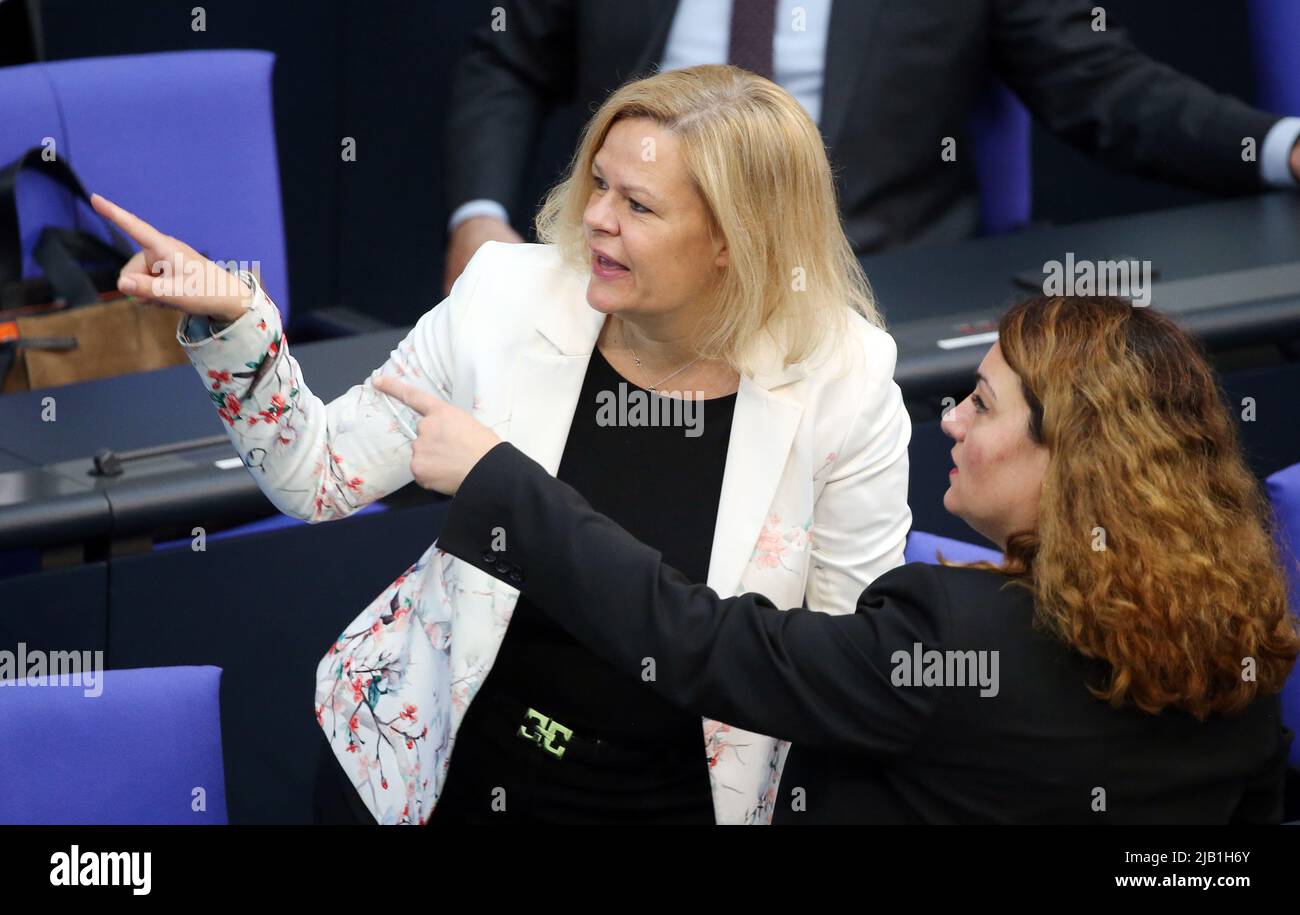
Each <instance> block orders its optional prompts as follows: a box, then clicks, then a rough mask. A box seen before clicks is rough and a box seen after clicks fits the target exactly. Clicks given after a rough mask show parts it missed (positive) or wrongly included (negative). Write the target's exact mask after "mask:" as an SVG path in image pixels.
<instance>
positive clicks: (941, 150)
mask: <svg viewBox="0 0 1300 915" xmlns="http://www.w3.org/2000/svg"><path fill="white" fill-rule="evenodd" d="M723 62H731V63H735V64H737V65H739V66H744V67H746V68H747V69H750V70H753V71H754V72H757V73H761V74H762V75H764V76H768V77H770V78H772V79H773V80H774V81H776V82H777V83H778V84H780V85H782V86H783V87H784V88H786V89H787V90H788V91H790V92H791V94H792V95H794V96H795V97H796V98H797V99H798V100H799V101H800V102H801V103H803V105H804V107H805V108H806V109H807V110H808V111H809V114H810V115H812V116H813V118H814V120H815V121H816V122H817V124H818V126H819V127H820V128H821V132H822V135H823V137H824V139H825V141H826V145H827V149H828V152H829V155H830V157H831V162H832V165H833V167H834V168H835V172H836V180H837V183H838V191H839V195H840V206H841V211H842V213H843V218H844V225H845V231H846V232H847V234H848V236H849V240H850V241H851V242H852V244H853V246H854V249H855V250H856V251H857V252H858V253H859V254H863V253H867V252H871V251H877V250H881V249H883V248H886V247H890V246H893V245H898V244H904V243H915V242H943V241H954V240H958V239H960V238H963V237H966V236H968V235H970V234H972V233H973V232H974V231H975V229H976V228H977V222H978V215H979V213H978V200H977V194H976V187H975V175H974V167H973V162H972V156H970V155H967V154H965V152H964V149H965V146H964V144H965V142H966V137H967V129H968V123H969V120H970V117H971V112H972V107H973V105H974V103H975V101H976V100H977V98H978V97H979V96H980V94H981V92H982V91H984V89H985V87H986V86H987V84H988V81H989V77H990V76H991V75H996V76H998V77H1000V78H1001V79H1002V80H1003V81H1005V82H1006V83H1007V84H1008V85H1009V86H1010V87H1011V88H1012V89H1013V90H1014V91H1015V92H1016V94H1017V95H1018V96H1019V97H1020V98H1021V100H1023V101H1024V103H1025V104H1026V106H1027V107H1028V108H1029V109H1030V111H1031V112H1032V113H1033V114H1034V115H1035V116H1036V117H1037V118H1038V119H1039V120H1040V121H1042V122H1043V123H1044V124H1045V125H1046V126H1047V127H1048V128H1049V129H1051V130H1052V131H1054V132H1055V133H1057V134H1058V135H1060V136H1061V137H1063V138H1064V139H1066V140H1067V141H1069V142H1071V143H1072V144H1074V145H1076V146H1078V147H1080V148H1082V149H1084V150H1086V151H1088V152H1089V153H1091V154H1093V155H1096V156H1097V157H1099V158H1100V159H1102V160H1103V161H1105V162H1106V163H1108V164H1110V165H1112V166H1114V167H1116V168H1120V169H1125V170H1129V171H1133V172H1136V173H1138V174H1144V175H1150V176H1154V177H1160V178H1163V179H1166V180H1169V181H1174V182H1179V183H1182V184H1186V185H1190V186H1194V187H1199V188H1203V189H1205V190H1209V191H1215V192H1224V193H1235V192H1245V191H1251V190H1257V189H1261V188H1264V187H1268V186H1275V187H1285V186H1292V187H1294V186H1295V185H1296V183H1297V182H1298V181H1300V145H1297V142H1296V141H1297V138H1300V118H1284V119H1279V118H1277V117H1275V116H1273V115H1270V114H1267V113H1265V112H1262V111H1258V110H1256V109H1254V108H1251V107H1249V106H1247V105H1245V104H1243V103H1242V102H1240V101H1237V100H1236V99H1233V98H1231V97H1228V96H1225V95H1221V94H1219V93H1216V92H1214V91H1212V90H1211V89H1209V88H1208V87H1206V86H1204V85H1202V84H1200V83H1198V82H1196V81H1195V80H1192V79H1190V78H1189V77H1186V76H1184V75H1182V74H1180V73H1178V72H1176V71H1174V70H1172V69H1170V68H1169V67H1167V66H1164V65H1162V64H1159V63H1157V62H1155V61H1153V60H1151V59H1150V58H1148V57H1146V56H1145V55H1143V54H1142V53H1141V52H1139V51H1138V50H1137V49H1136V48H1135V47H1134V46H1133V45H1132V43H1131V42H1130V41H1129V40H1128V39H1127V37H1125V35H1124V33H1123V32H1122V30H1120V29H1118V28H1117V27H1115V25H1114V24H1113V23H1110V22H1107V21H1106V20H1105V12H1104V10H1101V9H1100V8H1099V7H1097V6H1096V4H1095V3H1093V2H1092V0H641V2H637V3H632V4H621V3H608V2H603V0H515V2H511V3H506V2H503V4H502V6H501V12H500V13H498V14H497V16H495V17H494V19H493V22H490V23H488V24H486V25H485V26H484V27H483V28H482V29H481V30H480V31H479V32H478V33H477V34H476V35H475V36H474V40H473V44H472V47H471V49H470V51H469V52H468V53H467V54H466V55H465V57H464V59H463V60H462V61H461V63H460V67H459V71H458V74H457V78H456V82H455V86H454V88H453V93H452V104H451V111H450V114H449V116H448V122H447V134H446V140H447V155H446V160H447V171H446V174H445V175H444V181H445V188H446V193H447V202H448V204H449V205H450V207H451V209H452V217H451V226H450V228H451V234H450V242H449V244H448V252H447V254H448V256H447V269H446V275H445V288H450V285H451V283H452V281H454V279H455V278H456V277H457V276H459V274H460V272H461V270H463V269H464V265H465V264H466V263H467V262H468V260H469V258H470V257H471V256H472V255H473V253H474V251H475V250H477V248H478V246H479V245H480V244H482V243H483V242H484V241H488V240H497V241H514V242H518V241H522V239H521V238H520V236H519V235H518V234H517V233H515V231H514V230H513V229H511V228H510V225H509V218H508V211H509V209H510V207H511V206H513V205H516V200H517V197H518V196H519V191H520V183H521V181H522V177H523V175H524V173H525V170H526V166H527V164H528V162H529V157H530V156H531V155H533V152H534V149H535V142H536V138H537V135H538V132H539V129H540V126H541V123H542V120H543V117H544V116H545V114H546V113H547V112H548V111H550V110H552V109H553V108H555V107H558V106H560V105H563V104H565V103H566V102H569V101H572V100H575V99H576V100H578V101H580V102H581V103H582V108H583V110H584V111H593V110H594V109H595V107H596V106H597V105H598V104H599V103H600V101H601V100H603V99H604V98H605V96H606V95H607V94H608V93H609V92H610V91H612V90H613V89H614V88H616V87H617V86H618V85H620V84H622V83H623V82H626V81H627V80H628V79H630V78H633V77H636V76H644V75H648V74H649V73H650V72H652V70H653V69H654V68H656V67H658V68H659V69H673V68H676V67H681V66H690V65H693V64H700V63H723ZM1248 141H1249V142H1248ZM954 144H955V145H954ZM1246 149H1254V150H1256V151H1257V154H1256V155H1254V156H1249V155H1244V154H1243V150H1246ZM945 151H947V152H948V155H945ZM954 152H955V156H954V155H953V153H954ZM530 205H531V203H530Z"/></svg>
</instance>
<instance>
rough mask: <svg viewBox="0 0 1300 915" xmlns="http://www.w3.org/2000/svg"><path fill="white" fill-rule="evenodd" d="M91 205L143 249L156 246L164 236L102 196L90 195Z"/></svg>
mask: <svg viewBox="0 0 1300 915" xmlns="http://www.w3.org/2000/svg"><path fill="white" fill-rule="evenodd" d="M90 205H91V206H92V207H94V208H95V212H96V213H98V214H99V215H100V216H103V217H104V218H105V219H107V220H109V221H110V222H112V223H113V224H114V225H116V226H117V227H118V228H119V229H121V230H122V231H123V232H125V233H126V234H127V235H129V236H131V238H132V239H133V240H134V241H135V243H136V244H138V245H140V247H142V248H148V247H150V246H156V245H157V243H158V241H159V240H160V239H162V238H163V237H164V236H163V234H162V233H161V232H159V231H158V230H157V229H155V228H154V227H153V226H151V225H149V223H147V222H145V221H144V220H143V219H141V218H140V217H139V216H136V215H135V214H134V213H132V212H129V211H128V210H124V209H122V208H121V207H120V206H118V205H117V204H116V203H114V202H113V201H111V200H109V199H108V198H107V197H104V196H101V195H100V194H91V195H90Z"/></svg>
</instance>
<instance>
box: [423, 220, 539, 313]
mask: <svg viewBox="0 0 1300 915" xmlns="http://www.w3.org/2000/svg"><path fill="white" fill-rule="evenodd" d="M485 241H504V242H509V243H510V244H512V245H517V244H520V243H522V242H523V238H522V237H521V236H520V234H519V233H518V232H516V231H515V230H514V229H512V228H510V225H509V223H504V222H502V221H501V220H499V219H497V218H496V217H495V216H471V217H470V218H469V219H467V220H465V221H464V222H462V223H461V224H460V225H458V226H456V228H455V229H453V230H452V233H451V238H450V239H449V240H448V241H447V268H446V272H445V273H444V274H443V278H442V295H443V298H446V297H447V296H448V295H449V294H450V293H451V284H452V283H454V282H456V277H458V276H460V275H461V273H463V272H464V270H465V265H466V264H468V263H469V259H470V258H471V257H473V256H474V252H475V251H477V250H478V249H479V247H480V246H481V245H482V244H483V242H485Z"/></svg>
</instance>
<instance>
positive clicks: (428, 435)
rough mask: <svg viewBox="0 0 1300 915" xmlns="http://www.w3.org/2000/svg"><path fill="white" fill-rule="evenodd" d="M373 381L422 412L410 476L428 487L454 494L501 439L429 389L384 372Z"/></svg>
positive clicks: (385, 391) (377, 387) (393, 396)
mask: <svg viewBox="0 0 1300 915" xmlns="http://www.w3.org/2000/svg"><path fill="white" fill-rule="evenodd" d="M371 384H373V385H374V386H375V390H377V391H379V392H380V393H381V394H387V395H388V396H389V397H392V398H394V399H395V400H400V401H401V402H402V403H404V404H406V405H407V406H408V407H410V408H411V409H412V410H414V411H415V412H416V413H417V414H419V416H420V422H419V424H418V425H417V426H416V439H415V441H414V442H412V443H411V476H413V477H415V482H417V483H419V484H420V485H421V486H422V487H424V488H425V489H432V490H435V491H436V492H440V493H443V494H445V495H448V496H454V495H455V494H456V490H458V489H460V484H461V483H463V482H464V481H465V477H467V476H469V472H470V471H471V470H473V469H474V465H475V464H477V463H478V462H479V460H480V459H481V458H482V457H483V455H485V454H487V453H488V452H489V451H491V450H492V449H493V448H494V447H495V446H496V445H499V444H500V443H501V439H500V438H499V437H498V436H497V435H496V433H494V432H493V431H492V430H491V429H489V428H488V427H487V426H485V425H483V424H482V423H480V422H479V421H478V420H476V419H475V418H474V417H472V416H470V415H469V414H468V413H466V412H465V411H464V410H462V409H460V408H459V407H453V406H452V405H451V404H449V403H447V402H446V401H444V400H440V399H439V398H437V397H435V396H434V395H433V394H430V393H429V392H428V391H422V390H420V389H419V388H417V387H414V386H413V385H410V384H407V383H406V382H405V381H398V380H397V379H396V378H389V377H386V376H382V375H381V376H379V377H376V378H374V379H372V381H371Z"/></svg>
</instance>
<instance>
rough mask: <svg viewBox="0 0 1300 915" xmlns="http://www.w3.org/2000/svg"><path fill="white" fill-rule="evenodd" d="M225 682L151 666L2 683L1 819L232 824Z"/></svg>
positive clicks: (216, 676)
mask: <svg viewBox="0 0 1300 915" xmlns="http://www.w3.org/2000/svg"><path fill="white" fill-rule="evenodd" d="M51 663H52V662H51ZM220 686H221V668H219V667H151V668H142V669H139V670H109V671H101V672H99V673H98V674H97V677H96V679H95V680H94V681H93V683H92V682H85V681H83V682H81V683H77V682H76V680H75V678H74V679H73V682H72V683H67V682H65V683H62V684H60V683H57V682H56V683H54V684H53V685H51V683H50V680H49V678H45V677H42V678H33V679H32V680H31V681H30V682H27V681H20V682H17V683H12V682H11V683H9V684H6V685H5V686H3V687H0V734H3V735H4V737H3V740H0V824H28V825H37V824H41V825H44V824H56V825H70V824H75V825H90V824H112V825H121V824H147V825H154V824H172V825H174V824H203V825H225V823H226V780H225V771H224V769H223V768H222V760H221V716H220V711H219V703H218V692H219V689H220ZM196 788H202V789H203V793H204V795H205V797H204V804H203V806H204V807H205V809H203V810H198V811H196V810H194V806H195V805H196V803H197V802H196V800H195V796H196V792H195V789H196Z"/></svg>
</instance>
